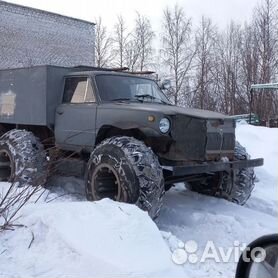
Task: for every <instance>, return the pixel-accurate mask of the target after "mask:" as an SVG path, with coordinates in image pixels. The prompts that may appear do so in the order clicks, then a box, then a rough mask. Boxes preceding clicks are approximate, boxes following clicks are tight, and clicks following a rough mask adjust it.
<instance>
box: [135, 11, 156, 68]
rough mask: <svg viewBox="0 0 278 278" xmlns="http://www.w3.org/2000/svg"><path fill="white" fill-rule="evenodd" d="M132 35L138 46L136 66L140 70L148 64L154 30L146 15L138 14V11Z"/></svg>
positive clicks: (150, 56) (151, 51)
mask: <svg viewBox="0 0 278 278" xmlns="http://www.w3.org/2000/svg"><path fill="white" fill-rule="evenodd" d="M134 37H135V42H136V43H137V46H138V48H139V55H138V56H139V57H138V66H139V70H140V71H142V70H144V69H145V68H146V67H147V66H148V65H150V62H151V58H152V53H153V47H152V41H153V39H154V32H153V30H152V27H151V23H150V20H149V19H148V18H147V17H145V16H143V15H140V14H139V13H138V12H137V18H136V22H135V32H134Z"/></svg>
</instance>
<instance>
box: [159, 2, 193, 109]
mask: <svg viewBox="0 0 278 278" xmlns="http://www.w3.org/2000/svg"><path fill="white" fill-rule="evenodd" d="M162 27H163V33H162V43H163V48H162V50H161V53H162V55H163V58H164V63H165V65H166V66H167V67H169V70H170V72H171V76H172V79H173V81H174V87H173V91H172V92H171V93H172V96H173V99H174V103H175V104H178V102H179V101H181V99H180V98H181V94H182V91H183V92H184V90H186V88H185V87H186V85H185V83H186V78H187V74H188V73H189V70H190V69H191V65H192V60H193V57H194V54H195V51H194V50H193V49H192V47H191V45H190V36H191V19H190V18H187V17H186V16H185V14H184V10H183V9H182V8H181V7H179V6H178V5H176V6H175V8H174V9H173V10H170V9H169V8H166V9H165V10H164V16H163V26H162Z"/></svg>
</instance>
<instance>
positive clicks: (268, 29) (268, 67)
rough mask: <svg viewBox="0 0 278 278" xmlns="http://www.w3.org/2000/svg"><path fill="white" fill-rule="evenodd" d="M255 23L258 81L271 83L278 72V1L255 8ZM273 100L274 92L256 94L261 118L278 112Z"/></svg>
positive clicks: (257, 107)
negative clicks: (275, 109)
mask: <svg viewBox="0 0 278 278" xmlns="http://www.w3.org/2000/svg"><path fill="white" fill-rule="evenodd" d="M253 24H254V30H255V34H254V35H255V40H256V47H257V49H258V60H257V63H258V66H259V69H258V70H259V76H258V82H259V83H269V82H272V81H274V79H275V77H276V73H277V63H278V62H277V61H278V57H277V56H278V55H277V53H278V37H277V24H278V22H277V3H276V2H275V1H273V0H264V2H263V3H262V4H261V5H259V6H258V7H257V9H256V10H255V13H254V23H253ZM273 101H274V102H275V101H277V97H276V96H275V95H274V94H272V93H266V92H264V93H260V94H257V95H256V99H255V105H254V109H255V111H256V112H257V113H258V114H259V116H260V117H261V118H263V119H265V120H268V118H269V117H270V116H271V114H277V111H273V109H274V107H273Z"/></svg>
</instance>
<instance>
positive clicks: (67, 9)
mask: <svg viewBox="0 0 278 278" xmlns="http://www.w3.org/2000/svg"><path fill="white" fill-rule="evenodd" d="M7 1H8V2H12V3H16V4H20V5H25V6H30V7H35V8H39V9H43V10H48V11H51V12H56V13H60V14H63V15H68V16H72V17H77V18H81V19H85V20H88V21H94V19H95V18H97V17H99V16H101V17H102V18H103V22H104V24H106V25H107V26H108V27H109V28H112V27H113V25H114V23H115V20H116V17H117V15H120V14H121V15H123V17H124V18H125V20H126V22H127V23H128V25H129V26H132V25H133V21H134V17H135V13H136V11H138V12H139V13H142V14H144V15H146V16H148V17H149V18H150V19H151V22H152V25H153V28H154V30H155V31H156V32H158V31H159V26H160V23H161V15H162V10H163V9H164V8H165V7H166V6H170V7H171V6H173V5H175V3H178V4H179V5H181V6H182V7H184V9H185V11H186V15H187V16H189V17H192V19H193V22H194V23H195V24H197V23H198V22H199V20H200V18H201V16H202V15H207V16H209V17H211V18H212V19H213V21H214V22H215V23H216V24H218V26H219V27H225V26H226V24H227V23H228V22H229V21H230V20H231V19H234V20H235V21H238V22H244V21H247V20H249V19H250V17H251V15H252V12H253V9H254V7H255V6H256V5H257V3H259V2H260V1H261V0H177V1H171V0H114V1H113V0H74V1H73V0H7Z"/></svg>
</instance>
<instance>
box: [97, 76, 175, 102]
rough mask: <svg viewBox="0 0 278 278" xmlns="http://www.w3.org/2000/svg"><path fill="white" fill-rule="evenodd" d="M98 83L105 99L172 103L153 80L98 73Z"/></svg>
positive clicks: (101, 94)
mask: <svg viewBox="0 0 278 278" xmlns="http://www.w3.org/2000/svg"><path fill="white" fill-rule="evenodd" d="M95 79H96V84H97V87H98V91H99V94H100V98H101V100H103V101H117V100H119V101H120V100H123V101H124V100H127V101H141V102H155V103H163V104H170V102H169V100H168V99H167V98H166V96H165V95H164V94H163V93H162V92H161V91H160V89H159V87H158V86H157V84H156V83H155V82H154V81H153V80H149V79H145V78H139V77H132V76H123V75H122V76H121V75H112V74H111V75H110V74H103V75H101V74H100V75H96V77H95Z"/></svg>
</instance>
